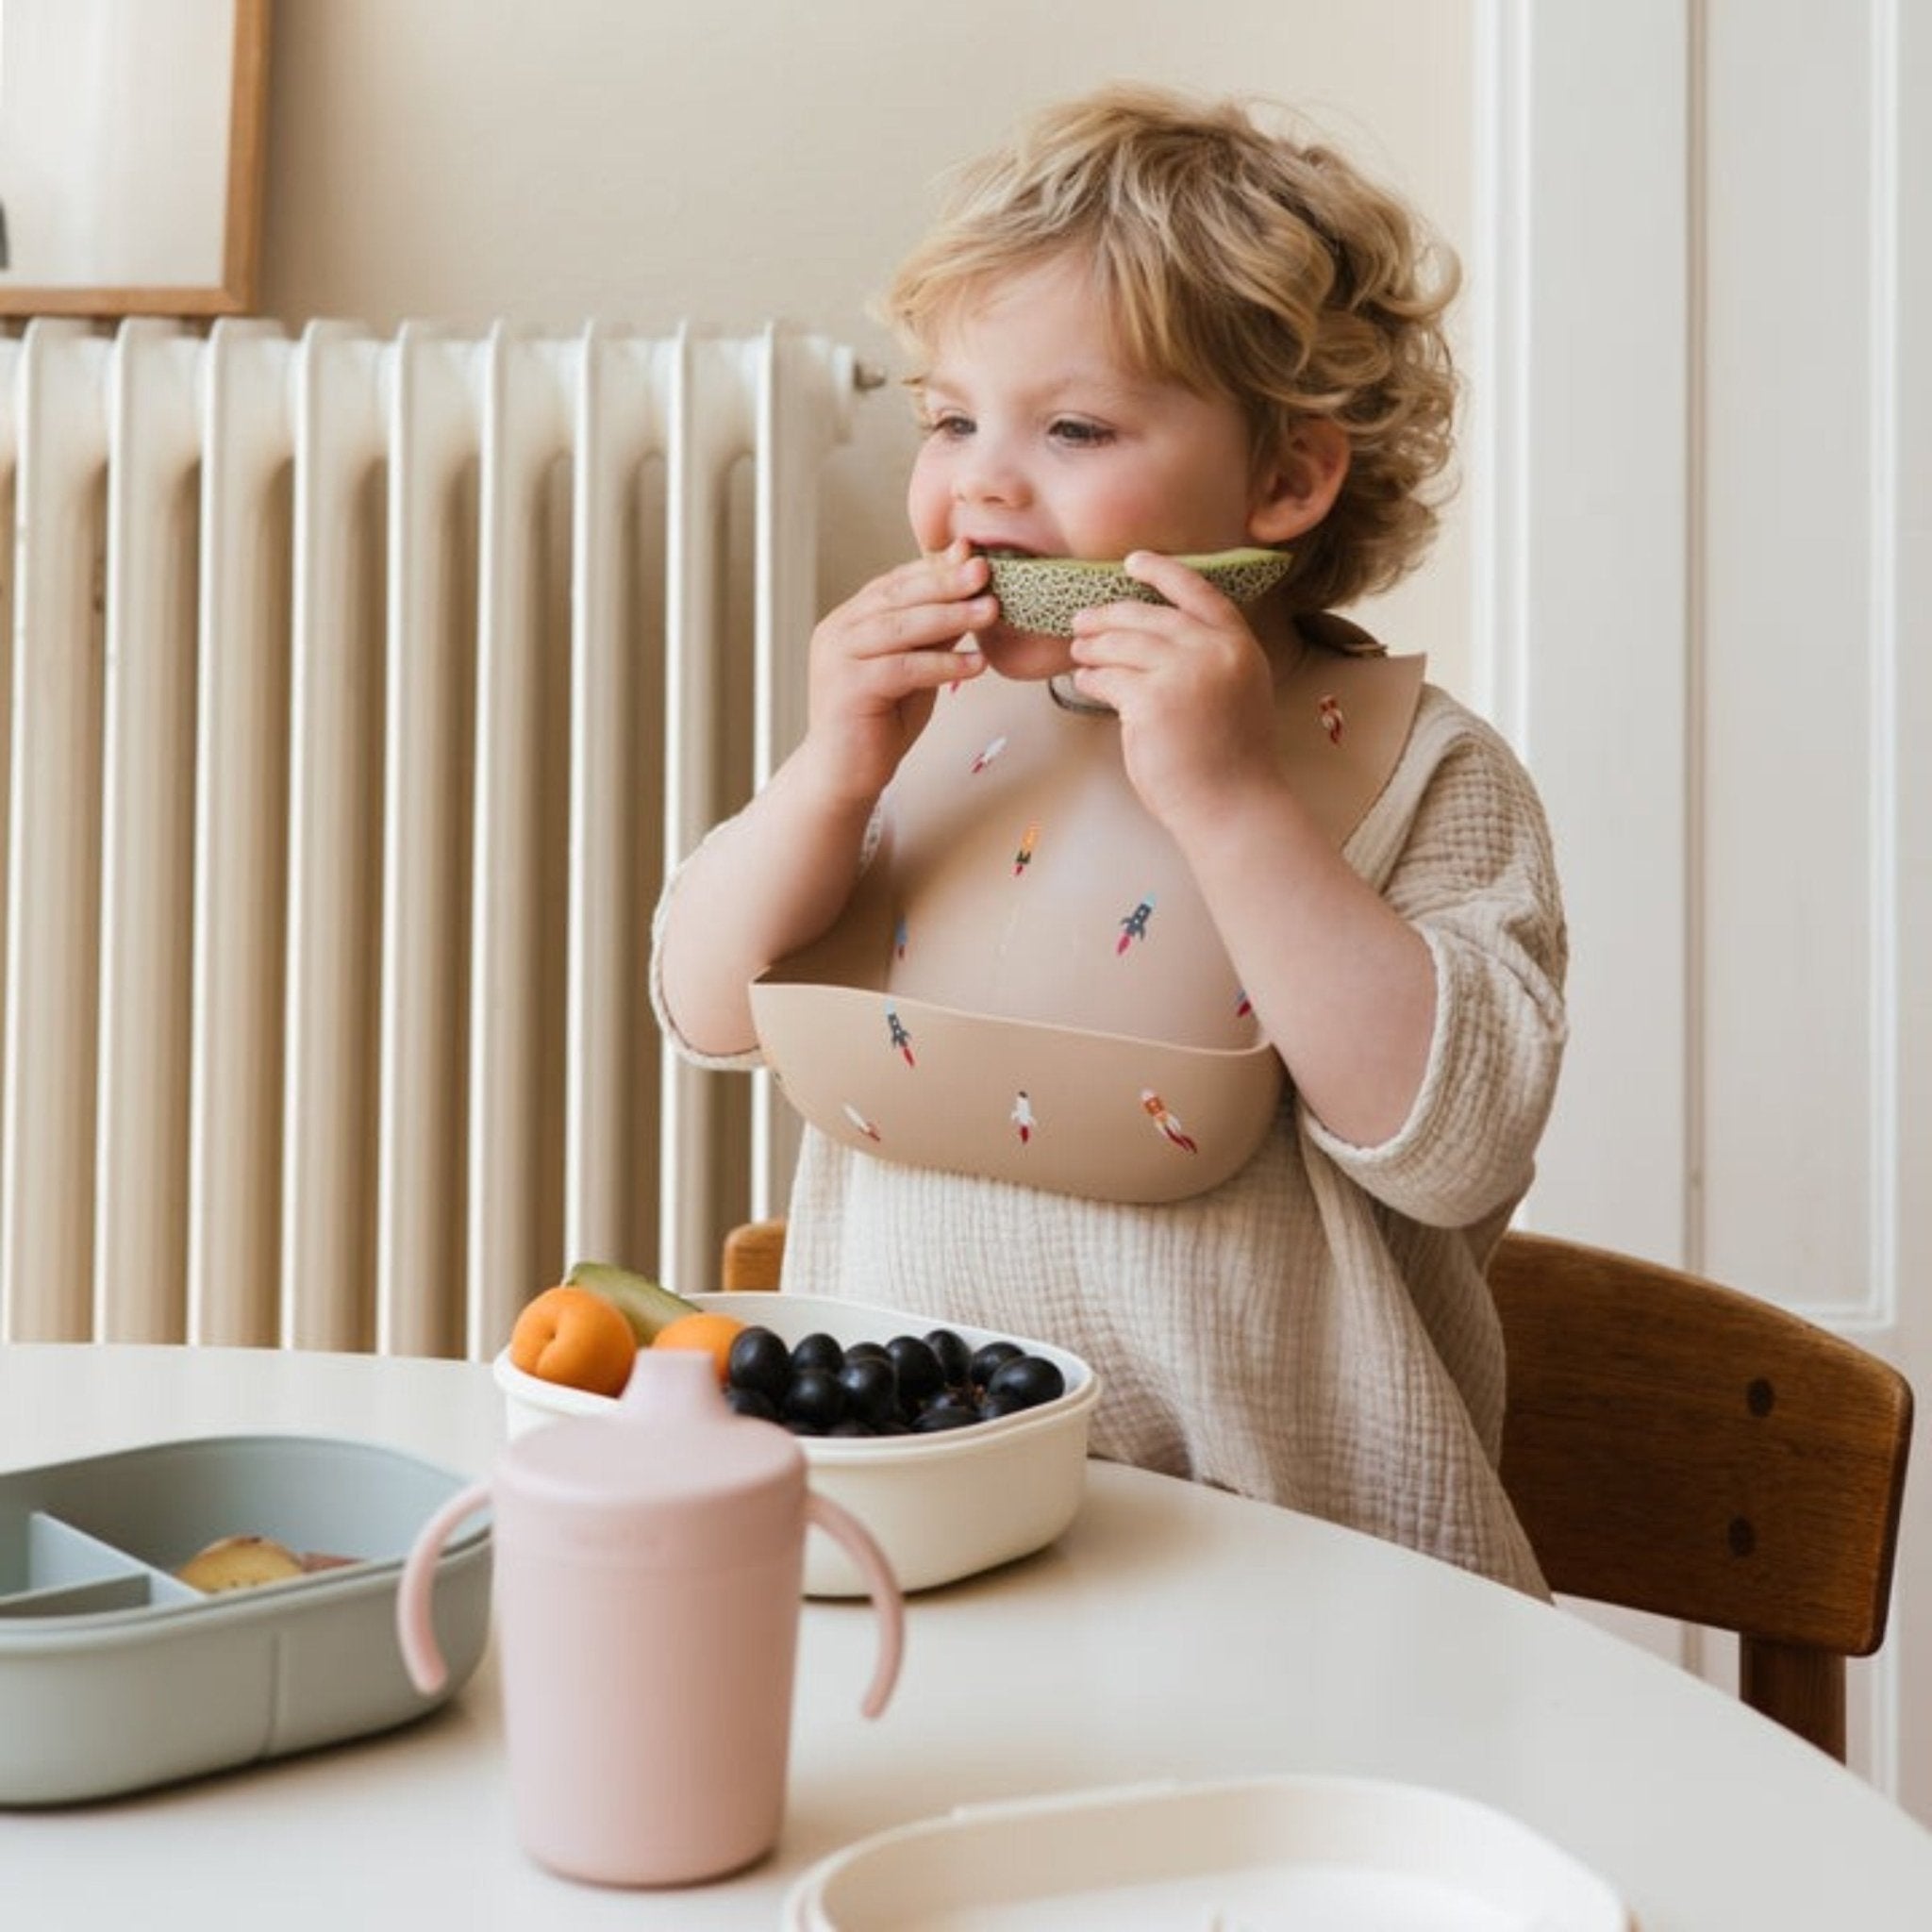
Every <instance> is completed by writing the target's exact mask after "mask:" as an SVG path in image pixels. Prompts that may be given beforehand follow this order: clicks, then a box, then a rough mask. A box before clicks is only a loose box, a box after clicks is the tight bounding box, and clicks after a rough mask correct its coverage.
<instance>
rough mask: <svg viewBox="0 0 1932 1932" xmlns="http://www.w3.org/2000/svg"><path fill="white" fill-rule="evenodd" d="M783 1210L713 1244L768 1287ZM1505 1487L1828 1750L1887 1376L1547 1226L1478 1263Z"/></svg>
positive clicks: (1871, 1527)
mask: <svg viewBox="0 0 1932 1932" xmlns="http://www.w3.org/2000/svg"><path fill="white" fill-rule="evenodd" d="M784 1246H785V1224H784V1223H783V1222H782V1221H764V1222H750V1223H746V1224H744V1225H742V1226H741V1227H738V1228H734V1229H733V1230H732V1231H731V1233H730V1234H729V1235H728V1236H727V1237H726V1239H725V1242H724V1268H723V1279H724V1286H725V1287H726V1288H727V1289H774V1288H775V1287H777V1285H778V1273H779V1265H780V1262H781V1260H782V1258H783V1255H784ZM1490 1279H1491V1288H1492V1290H1493V1291H1494V1294H1495V1298H1496V1306H1497V1307H1498V1308H1499V1309H1500V1310H1501V1313H1502V1318H1503V1330H1504V1337H1505V1342H1506V1345H1507V1350H1508V1358H1509V1396H1508V1409H1507V1418H1506V1420H1505V1424H1504V1430H1503V1481H1504V1485H1505V1487H1506V1488H1507V1490H1508V1492H1509V1495H1510V1499H1511V1501H1512V1502H1513V1503H1514V1504H1515V1506H1516V1509H1517V1513H1518V1514H1519V1515H1520V1516H1521V1518H1522V1520H1523V1524H1524V1528H1525V1530H1526V1531H1527V1532H1528V1535H1529V1539H1530V1541H1531V1543H1532V1544H1533V1545H1534V1546H1535V1549H1536V1552H1537V1555H1538V1557H1539V1558H1540V1559H1541V1563H1542V1567H1543V1574H1545V1576H1547V1577H1548V1579H1549V1582H1550V1586H1551V1588H1552V1589H1553V1590H1555V1591H1557V1593H1558V1594H1560V1595H1565V1596H1575V1597H1584V1598H1589V1599H1591V1600H1592V1601H1595V1602H1599V1603H1604V1604H1610V1605H1615V1606H1618V1607H1622V1608H1625V1609H1634V1610H1643V1611H1648V1612H1651V1613H1652V1614H1655V1615H1657V1616H1662V1617H1670V1618H1676V1619H1680V1620H1682V1621H1684V1622H1687V1623H1692V1624H1705V1625H1707V1626H1709V1627H1712V1628H1716V1629H1723V1630H1728V1631H1732V1632H1734V1633H1736V1635H1737V1636H1738V1638H1739V1640H1740V1652H1739V1686H1738V1688H1739V1694H1740V1696H1741V1697H1742V1698H1743V1700H1744V1702H1745V1703H1747V1704H1748V1705H1750V1706H1752V1707H1754V1708H1755V1709H1757V1710H1759V1711H1762V1712H1763V1713H1764V1714H1765V1715H1766V1716H1768V1717H1771V1718H1774V1719H1775V1720H1776V1721H1777V1722H1778V1723H1779V1724H1784V1725H1786V1726H1787V1727H1788V1728H1789V1729H1790V1730H1793V1731H1795V1732H1796V1733H1797V1734H1798V1735H1799V1736H1800V1737H1802V1738H1806V1739H1807V1740H1810V1741H1811V1742H1812V1743H1814V1744H1816V1745H1818V1746H1819V1747H1820V1748H1821V1749H1822V1750H1824V1751H1827V1752H1829V1753H1830V1754H1831V1755H1832V1756H1833V1757H1837V1758H1839V1759H1840V1761H1842V1760H1843V1758H1844V1755H1845V1660H1846V1658H1847V1657H1864V1656H1869V1655H1870V1654H1871V1653H1872V1652H1873V1651H1874V1650H1876V1649H1877V1648H1878V1646H1879V1644H1880V1642H1881V1641H1883V1640H1884V1636H1885V1624H1886V1618H1887V1614H1888V1612H1889V1610H1890V1595H1891V1573H1892V1563H1893V1558H1894V1555H1895V1553H1896V1550H1897V1544H1898V1527H1899V1513H1900V1508H1901V1506H1902V1503H1903V1500H1904V1492H1905V1475H1906V1460H1907V1450H1908V1446H1909V1443H1910V1441H1911V1432H1912V1392H1911V1389H1910V1387H1909V1385H1908V1384H1907V1382H1906V1380H1905V1378H1904V1376H1902V1375H1901V1374H1898V1372H1897V1371H1896V1370H1894V1369H1892V1368H1891V1367H1890V1365H1889V1364H1887V1363H1885V1362H1883V1361H1880V1360H1879V1359H1878V1358H1877V1357H1875V1356H1873V1355H1870V1354H1868V1353H1867V1352H1866V1351H1865V1350H1863V1349H1861V1348H1858V1347H1857V1346H1856V1345H1855V1344H1853V1343H1851V1342H1849V1341H1843V1340H1841V1339H1840V1337H1837V1336H1834V1335H1831V1334H1829V1333H1827V1332H1826V1331H1825V1330H1824V1329H1823V1328H1820V1327H1818V1326H1816V1325H1815V1324H1812V1323H1810V1322H1807V1321H1805V1320H1803V1319H1802V1318H1800V1317H1799V1316H1796V1315H1793V1314H1791V1313H1790V1312H1789V1311H1788V1310H1786V1309H1783V1308H1780V1307H1775V1306H1774V1305H1773V1304H1772V1303H1769V1302H1766V1301H1763V1300H1760V1299H1758V1298H1757V1297H1755V1296H1752V1295H1747V1294H1742V1293H1740V1292H1739V1291H1736V1290H1734V1289H1729V1288H1724V1287H1721V1286H1719V1285H1718V1284H1717V1283H1715V1282H1712V1281H1707V1280H1705V1279H1703V1278H1701V1277H1700V1276H1697V1275H1692V1274H1683V1273H1681V1272H1679V1271H1678V1270H1675V1269H1672V1268H1663V1267H1659V1266H1657V1265H1656V1264H1654V1263H1652V1262H1648V1261H1642V1260H1638V1259H1636V1258H1635V1257H1630V1256H1626V1255H1619V1254H1614V1253H1610V1252H1608V1251H1607V1250H1604V1249H1600V1248H1591V1247H1585V1246H1583V1245H1581V1244H1579V1243H1577V1242H1574V1241H1559V1240H1556V1239H1554V1238H1552V1237H1550V1236H1547V1235H1532V1234H1522V1233H1511V1234H1508V1235H1507V1236H1505V1238H1504V1240H1503V1241H1502V1244H1501V1246H1500V1247H1499V1248H1498V1250H1497V1253H1496V1257H1495V1259H1494V1261H1493V1262H1492V1264H1491V1271H1490Z"/></svg>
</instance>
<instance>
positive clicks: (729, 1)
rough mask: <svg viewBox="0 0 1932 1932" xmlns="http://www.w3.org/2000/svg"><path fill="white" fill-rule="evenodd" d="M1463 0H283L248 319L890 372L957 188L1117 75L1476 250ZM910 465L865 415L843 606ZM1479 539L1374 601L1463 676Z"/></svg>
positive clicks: (896, 403) (1456, 526)
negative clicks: (972, 170)
mask: <svg viewBox="0 0 1932 1932" xmlns="http://www.w3.org/2000/svg"><path fill="white" fill-rule="evenodd" d="M1473 12H1474V0H1211V4H1210V6H1209V7H1208V8H1189V7H1180V6H1176V5H1174V4H1173V0H1085V4H1084V5H1074V6H1070V7H1063V8H1055V9H1044V8H1040V7H1039V6H1038V4H1037V0H976V4H974V6H972V7H970V8H967V7H960V6H957V5H947V4H934V5H928V6H924V7H917V6H907V5H906V4H904V0H814V4H813V5H812V6H810V7H794V6H792V5H790V4H786V0H702V4H701V5H698V6H695V7H693V6H689V5H686V4H683V0H680V4H678V5H677V6H675V7H674V6H671V5H667V4H661V0H276V4H275V24H274V50H273V59H272V77H271V98H270V104H269V162H268V173H269V179H268V195H267V205H266V215H265V228H264V235H263V283H262V291H261V307H262V308H263V309H264V310H265V311H266V312H267V313H270V314H273V315H276V316H279V317H281V318H282V319H283V320H285V321H287V322H289V323H290V324H291V325H293V324H299V323H301V322H303V321H305V320H307V319H308V318H310V317H312V316H317V315H344V316H355V317H358V318H360V319H361V320H363V321H366V322H368V323H369V324H371V325H375V326H377V327H383V328H387V327H390V326H392V325H394V324H395V323H396V322H398V321H400V320H402V319H404V318H406V317H411V316H421V317H440V318H447V319H454V320H457V321H462V322H473V323H474V322H482V321H485V320H487V319H489V318H492V317H495V316H499V315H500V316H506V317H511V318H514V319H518V320H522V321H525V322H531V323H539V324H546V325H558V326H561V327H569V326H571V325H575V323H576V322H578V321H580V320H581V319H582V318H584V317H586V316H589V315H593V314H594V315H598V316H601V317H604V318H606V319H608V320H611V321H617V322H632V323H636V324H639V325H643V326H647V327H654V328H655V327H662V326H667V325H671V324H674V323H675V322H676V321H677V320H679V319H680V318H685V317H688V318H690V319H691V320H692V321H693V322H695V323H699V324H705V325H716V326H719V327H722V328H725V329H729V330H737V329H746V328H753V327H756V326H758V325H760V324H761V323H762V322H763V321H765V320H766V319H767V318H769V317H772V316H774V315H776V316H783V317H786V318H788V319H789V320H791V321H793V322H795V323H798V324H800V325H803V326H805V327H808V328H810V329H813V330H818V331H822V332H824V333H826V334H830V335H833V336H835V337H838V338H840V339H841V340H844V341H851V342H853V343H855V344H857V345H858V346H859V347H860V349H861V350H862V352H863V353H865V354H866V355H867V356H868V357H869V358H873V359H875V360H877V361H879V362H881V363H883V364H885V365H886V366H888V367H893V368H896V367H897V365H896V362H895V360H894V358H893V355H892V351H891V344H890V342H889V341H888V340H887V339H886V338H885V337H884V336H883V335H882V334H881V333H880V332H879V331H878V330H877V328H876V327H875V326H874V325H873V324H872V323H871V322H870V321H869V320H868V318H867V315H866V304H867V302H868V300H869V299H870V298H871V296H872V295H873V293H874V291H876V290H877V289H878V288H879V287H880V286H881V285H882V283H883V281H884V279H885V277H886V275H888V273H889V272H890V270H891V265H892V263H893V262H894V260H895V259H896V258H897V257H898V255H899V254H900V253H901V252H902V251H903V250H904V249H905V248H906V247H907V246H908V244H909V243H910V242H912V240H913V239H914V238H915V237H916V236H917V234H918V233H919V231H920V229H921V228H922V226H923V225H924V222H925V220H926V219H927V217H928V216H929V214H930V213H931V211H932V209H933V207H934V205H935V201H936V196H937V191H938V183H939V177H940V176H941V174H942V172H943V171H944V170H945V169H946V168H947V167H948V166H950V165H952V164H953V163H954V162H956V161H958V160H959V159H962V158H965V157H967V156H969V155H971V154H973V153H974V152H976V151H977V150H978V149H980V148H982V147H984V146H986V145H987V144H988V143H989V142H991V141H993V140H995V139H996V138H997V137H998V136H999V135H1000V134H1001V133H1002V132H1003V131H1004V129H1005V128H1006V127H1007V126H1008V125H1009V123H1010V122H1011V121H1012V120H1013V119H1014V118H1016V117H1017V116H1018V115H1019V114H1020V113H1022V112H1024V110H1025V109H1026V108H1029V107H1031V106H1033V105H1035V104H1036V103H1039V102H1041V101H1044V100H1047V99H1051V98H1054V97H1057V96H1059V95H1062V94H1066V93H1070V92H1079V91H1082V90H1084V89H1086V88H1089V87H1091V86H1094V85H1097V84H1098V83H1100V82H1103V81H1106V80H1109V79H1115V78H1137V79H1158V80H1165V81H1170V82H1174V83H1176V84H1178V85H1182V86H1186V87H1190V88H1196V89H1204V90H1211V91H1216V92H1236V91H1245V92H1256V93H1262V94H1267V95H1270V96H1274V97H1275V98H1278V99H1282V100H1287V101H1290V102H1292V103H1293V104H1294V105H1295V106H1296V107H1298V108H1300V109H1301V110H1302V111H1303V112H1304V113H1305V114H1306V116H1307V118H1308V119H1309V120H1310V121H1311V122H1313V124H1314V125H1316V126H1317V127H1318V128H1319V129H1320V130H1322V131H1323V132H1324V133H1326V134H1328V135H1329V136H1331V137H1332V138H1334V139H1336V140H1337V141H1339V142H1341V143H1342V144H1344V145H1345V146H1346V147H1347V148H1348V149H1349V150H1350V151H1351V152H1352V153H1354V154H1355V155H1356V156H1357V158H1359V159H1360V160H1361V161H1363V162H1364V163H1365V164H1366V165H1368V166H1369V167H1370V168H1371V169H1373V170H1374V172H1375V173H1376V174H1378V175H1381V176H1382V177H1383V178H1385V179H1387V180H1389V181H1390V182H1391V184H1393V185H1395V186H1397V187H1399V188H1401V189H1403V190H1404V191H1405V192H1407V193H1408V194H1409V195H1410V196H1411V198H1412V199H1414V200H1415V201H1416V202H1417V203H1418V204H1419V205H1420V206H1421V207H1422V208H1423V209H1424V212H1425V213H1426V214H1427V216H1428V217H1429V218H1430V220H1431V221H1432V222H1434V223H1435V224H1436V225H1437V226H1438V227H1439V228H1440V229H1441V231H1442V233H1443V234H1444V236H1445V237H1446V238H1447V239H1448V240H1449V242H1451V243H1452V245H1454V246H1455V247H1457V249H1458V251H1459V252H1461V253H1463V254H1464V255H1465V257H1466V256H1467V253H1468V239H1469V237H1468V231H1469V225H1470V209H1471V199H1472V192H1471V191H1472V183H1471V156H1472V151H1473V142H1472V129H1471V118H1472V117H1471V106H1470V73H1471V35H1472V31H1473V26H1472V16H1473ZM1204 23H1205V25H1204ZM1022 47H1024V50H1025V51H1024V60H1022V59H1019V58H1014V56H1013V53H1012V50H1014V49H1018V48H1022ZM1001 50H1007V51H1006V52H1005V53H1002V51H1001ZM910 446H911V439H910V432H909V425H908V412H907V410H906V408H905V407H904V406H903V404H902V403H901V401H900V400H899V399H898V398H897V396H895V395H894V394H893V392H892V391H886V392H884V393H882V394H880V395H877V396H874V398H872V399H871V401H870V402H869V403H868V404H867V405H866V407H865V408H862V409H861V410H860V412H859V427H858V433H857V435H856V437H855V440H854V442H853V444H852V445H851V446H850V447H849V448H848V449H847V450H845V451H843V452H841V455H840V457H839V458H837V460H836V463H835V467H834V469H833V471H832V474H831V476H830V478H829V482H830V489H831V498H830V502H829V506H828V513H827V519H826V531H827V554H826V565H825V581H824V592H825V594H826V595H827V597H833V596H837V595H841V594H843V592H844V591H846V590H848V589H850V588H852V587H855V586H856V585H857V584H858V583H859V582H860V581H862V580H863V579H864V578H865V577H866V576H867V575H871V574H872V573H873V572H874V571H875V570H877V569H879V568H881V567H882V566H883V565H885V564H886V563H889V562H891V561H895V560H897V559H898V558H901V557H902V556H904V555H905V554H906V550H907V547H908V540H907V537H906V534H905V525H904V518H903V513H902V510H901V489H902V481H903V475H904V471H905V465H906V462H907V459H908V456H909V452H910ZM1467 523H1468V504H1467V492H1466V491H1465V493H1464V497H1463V498H1461V499H1458V502H1457V506H1456V507H1455V508H1453V509H1452V511H1451V513H1450V516H1449V518H1448V520H1447V524H1446V527H1445V530H1444V533H1443V537H1442V540H1441V543H1440V544H1439V546H1438V550H1437V553H1436V557H1435V558H1434V560H1433V562H1432V563H1431V565H1430V566H1429V567H1428V569H1427V570H1426V571H1425V572H1424V574H1423V575H1421V576H1419V577H1418V578H1416V579H1414V580H1412V582H1411V583H1410V584H1408V585H1407V586H1405V587H1403V588H1402V589H1400V590H1398V591H1395V592H1394V593H1392V595H1391V597H1389V598H1388V599H1385V600H1384V603H1383V607H1382V608H1378V609H1376V610H1375V611H1374V612H1372V613H1365V614H1368V615H1369V616H1370V619H1371V621H1372V622H1374V623H1375V624H1376V625H1379V626H1380V627H1381V628H1383V629H1384V630H1385V632H1386V633H1387V634H1388V635H1389V637H1390V639H1391V642H1392V643H1394V644H1395V645H1396V646H1397V647H1398V648H1407V649H1427V650H1428V651H1429V652H1430V654H1431V658H1432V660H1433V662H1434V665H1435V669H1436V673H1437V675H1438V676H1439V677H1441V678H1442V679H1443V681H1445V682H1449V683H1451V684H1457V683H1459V682H1460V681H1461V680H1462V678H1463V675H1464V667H1465V666H1466V664H1467V662H1468V658H1469V647H1468V630H1469V620H1468V608H1469V594H1468V583H1469V565H1468V555H1467V552H1468V540H1467Z"/></svg>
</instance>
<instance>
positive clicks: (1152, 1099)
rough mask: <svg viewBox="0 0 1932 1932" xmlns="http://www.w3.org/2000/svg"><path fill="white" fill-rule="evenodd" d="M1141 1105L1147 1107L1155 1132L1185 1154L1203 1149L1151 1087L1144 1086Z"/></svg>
mask: <svg viewBox="0 0 1932 1932" xmlns="http://www.w3.org/2000/svg"><path fill="white" fill-rule="evenodd" d="M1141 1107H1142V1108H1145V1109H1146V1113H1147V1118H1148V1119H1149V1120H1150V1121H1152V1122H1153V1123H1154V1129H1155V1132H1156V1133H1158V1134H1159V1135H1160V1136H1161V1137H1162V1138H1163V1139H1164V1140H1166V1141H1168V1142H1169V1144H1170V1145H1172V1146H1174V1147H1178V1148H1179V1149H1180V1150H1181V1152H1182V1153H1184V1154H1198V1153H1200V1151H1201V1149H1200V1147H1199V1145H1198V1144H1197V1143H1196V1142H1195V1141H1194V1138H1193V1136H1192V1135H1191V1134H1190V1133H1189V1132H1188V1131H1187V1129H1186V1128H1185V1127H1183V1126H1182V1125H1181V1124H1180V1121H1179V1120H1178V1119H1177V1118H1176V1117H1175V1116H1174V1114H1173V1113H1171V1112H1169V1110H1168V1106H1167V1102H1166V1101H1164V1100H1163V1099H1161V1097H1160V1095H1159V1094H1158V1093H1157V1092H1155V1091H1154V1090H1153V1089H1152V1088H1151V1087H1143V1088H1142V1089H1141Z"/></svg>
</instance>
